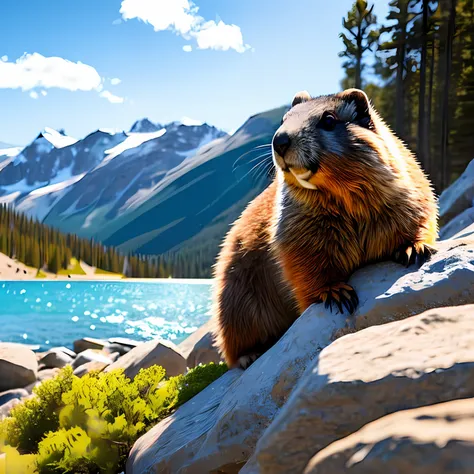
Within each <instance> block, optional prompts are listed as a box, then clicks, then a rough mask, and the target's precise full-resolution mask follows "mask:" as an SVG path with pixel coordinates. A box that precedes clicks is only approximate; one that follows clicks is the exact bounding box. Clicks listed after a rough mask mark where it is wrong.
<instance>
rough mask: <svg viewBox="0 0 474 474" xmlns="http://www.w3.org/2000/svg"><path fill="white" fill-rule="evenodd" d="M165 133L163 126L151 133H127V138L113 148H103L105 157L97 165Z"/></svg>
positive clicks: (105, 162)
mask: <svg viewBox="0 0 474 474" xmlns="http://www.w3.org/2000/svg"><path fill="white" fill-rule="evenodd" d="M165 133H166V129H165V128H162V129H161V130H158V131H157V132H151V133H128V134H127V138H126V139H125V140H124V141H123V142H121V143H119V144H118V145H116V146H114V147H113V148H110V149H109V150H105V155H106V158H104V159H103V160H102V163H101V164H100V165H99V166H98V168H100V167H102V166H105V165H106V164H107V163H108V162H109V161H111V160H113V159H114V158H115V157H117V156H119V155H121V154H122V153H123V152H125V151H127V150H131V149H132V148H137V147H139V146H140V145H142V144H143V143H145V142H147V141H149V140H153V139H155V138H159V137H162V136H163V135H164V134H165Z"/></svg>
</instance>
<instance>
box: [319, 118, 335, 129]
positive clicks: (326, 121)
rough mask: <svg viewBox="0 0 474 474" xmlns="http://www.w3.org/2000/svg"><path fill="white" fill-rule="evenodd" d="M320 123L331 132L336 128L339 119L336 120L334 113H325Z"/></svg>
mask: <svg viewBox="0 0 474 474" xmlns="http://www.w3.org/2000/svg"><path fill="white" fill-rule="evenodd" d="M319 124H320V125H321V127H322V128H324V130H327V131H328V132H330V131H331V130H334V129H335V128H336V125H337V120H336V117H334V115H332V114H325V115H324V116H323V118H322V119H321V121H320V122H319Z"/></svg>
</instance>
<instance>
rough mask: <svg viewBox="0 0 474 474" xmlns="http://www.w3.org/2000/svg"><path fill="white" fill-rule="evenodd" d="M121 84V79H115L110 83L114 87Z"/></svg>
mask: <svg viewBox="0 0 474 474" xmlns="http://www.w3.org/2000/svg"><path fill="white" fill-rule="evenodd" d="M121 82H122V80H121V79H119V78H118V77H114V78H113V79H110V83H111V84H112V85H113V86H118V85H119V84H120V83H121Z"/></svg>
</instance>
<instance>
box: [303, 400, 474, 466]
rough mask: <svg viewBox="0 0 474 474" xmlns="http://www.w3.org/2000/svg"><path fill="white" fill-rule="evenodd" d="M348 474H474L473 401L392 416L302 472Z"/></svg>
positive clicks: (323, 453)
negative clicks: (345, 473) (383, 473)
mask: <svg viewBox="0 0 474 474" xmlns="http://www.w3.org/2000/svg"><path fill="white" fill-rule="evenodd" d="M344 472H349V473H353V474H380V473H382V472H388V473H391V474H405V473H410V474H448V473H450V474H454V473H456V474H470V473H472V472H474V400H473V399H472V398H471V399H468V400H456V401H453V402H447V403H440V404H438V405H432V406H428V407H423V408H418V409H415V410H404V411H401V412H398V413H394V414H392V415H388V416H386V417H384V418H381V419H380V420H377V421H374V422H372V423H369V424H368V425H366V426H364V427H363V428H362V429H361V430H359V431H357V432H356V433H354V434H352V435H350V436H348V437H347V438H344V439H342V440H340V441H336V442H334V443H333V444H331V445H329V446H328V447H327V448H326V449H323V450H322V451H320V452H319V453H318V454H316V456H315V457H314V458H313V459H312V460H311V462H310V463H309V464H308V466H307V467H306V469H305V470H304V474H341V473H344Z"/></svg>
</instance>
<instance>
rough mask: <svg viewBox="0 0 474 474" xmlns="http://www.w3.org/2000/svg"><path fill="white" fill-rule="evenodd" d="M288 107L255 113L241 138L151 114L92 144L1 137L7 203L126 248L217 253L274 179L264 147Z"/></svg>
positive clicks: (1, 181)
mask: <svg viewBox="0 0 474 474" xmlns="http://www.w3.org/2000/svg"><path fill="white" fill-rule="evenodd" d="M286 110H287V107H281V108H278V109H274V110H271V111H268V112H265V113H261V114H258V115H255V116H253V117H251V118H249V119H248V120H247V121H246V122H245V123H244V125H242V127H241V128H239V129H238V130H237V131H236V132H235V133H234V134H233V135H232V136H229V135H228V134H227V133H225V132H223V131H221V130H219V129H217V128H215V127H213V126H210V125H208V124H205V123H204V124H198V123H196V122H194V121H192V122H191V121H190V122H187V121H183V123H181V122H172V123H170V124H167V125H161V124H157V123H153V122H151V121H150V120H148V119H146V118H145V119H142V120H139V121H137V122H135V123H134V124H133V126H132V127H131V129H130V131H129V132H117V131H110V130H105V129H103V130H97V131H95V132H93V133H91V134H90V135H88V136H86V137H85V138H83V139H82V140H76V139H75V138H72V137H70V136H68V135H66V134H65V133H64V132H63V131H56V130H53V129H50V128H45V130H43V131H42V132H41V133H40V134H39V135H38V136H37V137H36V138H35V140H33V141H32V142H31V143H30V144H29V145H28V146H26V147H25V148H15V147H11V146H9V145H7V144H2V143H0V203H8V204H10V205H13V206H14V207H15V208H16V209H17V210H19V211H22V212H24V213H26V214H27V215H29V216H33V217H35V218H37V219H39V220H40V221H42V222H44V223H45V224H48V225H51V226H54V227H57V228H59V229H61V230H62V231H65V232H72V233H76V234H78V235H80V236H83V237H88V238H94V239H95V240H100V241H102V242H104V243H105V244H106V245H115V246H118V247H119V248H120V249H121V250H122V251H124V252H138V253H142V254H162V253H166V252H175V251H180V250H182V251H184V252H188V251H193V252H202V253H206V254H209V255H211V254H215V253H216V251H217V248H218V245H219V242H220V241H221V240H222V237H223V235H224V234H225V232H226V231H227V229H228V226H229V225H230V223H231V222H232V221H233V220H234V219H235V218H236V217H237V216H238V215H239V214H240V213H241V212H242V210H243V208H244V207H245V205H246V204H247V203H248V202H249V201H250V200H251V199H252V198H254V197H255V196H256V195H257V194H259V193H260V192H261V191H262V190H263V189H264V188H265V187H266V186H267V185H268V182H269V176H268V173H267V172H268V171H269V170H268V168H269V166H267V162H265V163H264V162H263V161H262V160H264V158H263V157H261V156H260V155H264V154H267V156H268V154H269V152H270V148H269V147H267V148H265V147H263V148H259V146H260V145H268V144H269V143H270V142H271V138H272V136H273V134H274V132H275V130H276V129H277V128H278V126H279V124H280V121H281V117H282V116H283V114H284V112H285V111H286ZM260 165H261V166H260ZM268 165H269V161H268ZM252 168H255V169H254V170H252Z"/></svg>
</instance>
